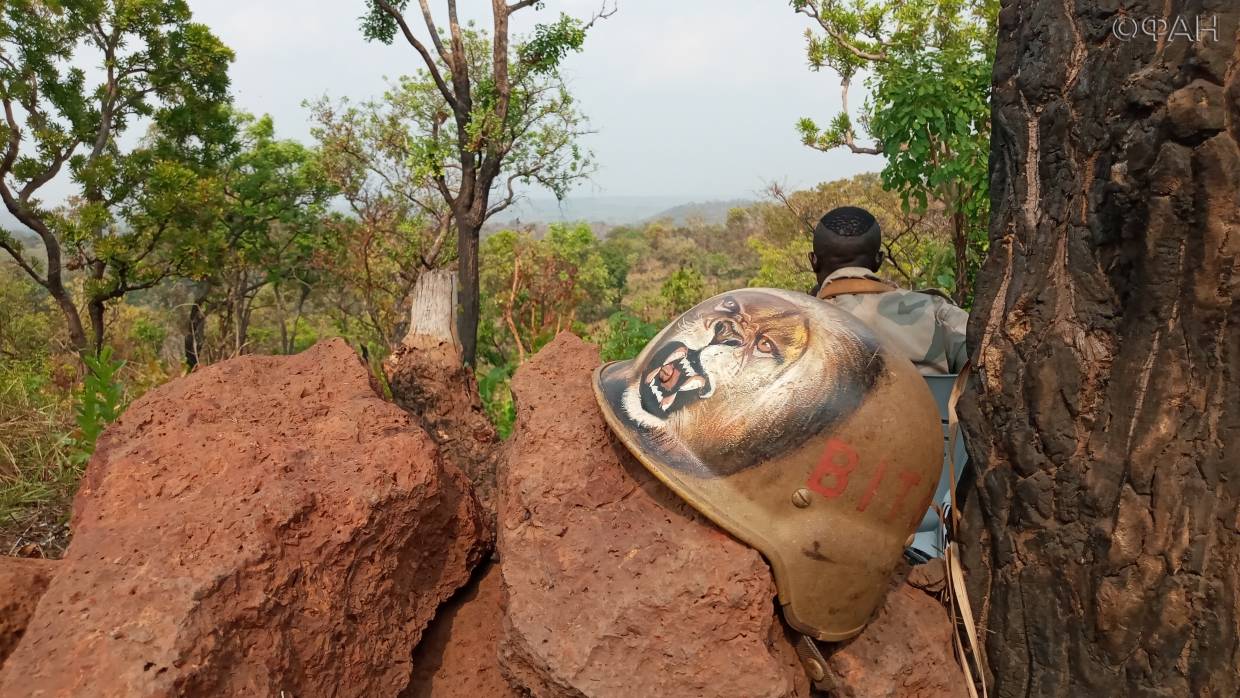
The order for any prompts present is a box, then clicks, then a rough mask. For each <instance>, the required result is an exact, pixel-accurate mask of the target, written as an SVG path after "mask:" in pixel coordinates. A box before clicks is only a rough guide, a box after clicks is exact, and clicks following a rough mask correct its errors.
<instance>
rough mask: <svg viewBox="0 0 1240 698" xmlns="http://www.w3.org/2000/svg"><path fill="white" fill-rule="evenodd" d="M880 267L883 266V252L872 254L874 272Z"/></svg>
mask: <svg viewBox="0 0 1240 698" xmlns="http://www.w3.org/2000/svg"><path fill="white" fill-rule="evenodd" d="M881 266H883V251H882V250H879V251H878V252H875V253H874V271H878V268H879V267H881Z"/></svg>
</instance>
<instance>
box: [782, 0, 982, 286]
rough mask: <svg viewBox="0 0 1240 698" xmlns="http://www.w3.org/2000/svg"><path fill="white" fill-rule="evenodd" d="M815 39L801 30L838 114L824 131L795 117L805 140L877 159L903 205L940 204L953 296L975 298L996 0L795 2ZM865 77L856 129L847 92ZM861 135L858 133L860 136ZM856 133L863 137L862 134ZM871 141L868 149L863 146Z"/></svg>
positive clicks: (885, 182)
mask: <svg viewBox="0 0 1240 698" xmlns="http://www.w3.org/2000/svg"><path fill="white" fill-rule="evenodd" d="M791 4H792V7H793V9H795V10H796V11H797V12H799V13H801V14H804V15H806V16H808V17H810V18H811V19H812V20H813V21H814V23H815V25H816V26H817V28H818V29H819V30H820V33H814V32H813V31H807V32H806V39H807V49H806V50H807V55H808V57H809V62H810V67H811V68H813V69H814V70H819V69H821V68H823V67H828V68H831V69H833V70H834V71H835V72H837V73H838V74H839V75H840V76H841V78H842V80H841V101H842V104H843V109H842V110H841V111H840V113H839V114H837V115H836V116H835V117H834V118H833V119H832V120H831V123H830V124H829V125H828V126H827V127H826V128H820V127H819V126H818V125H817V124H816V123H815V122H814V121H813V120H812V119H808V118H806V119H801V121H800V122H799V123H798V124H797V129H798V130H799V131H800V133H801V139H802V141H803V142H804V143H805V144H806V145H808V146H810V147H812V148H815V149H818V150H824V151H825V150H831V149H834V148H838V147H846V148H848V149H849V150H851V151H852V152H854V153H863V154H871V155H882V156H883V157H884V158H885V159H886V160H887V165H886V167H884V168H883V172H882V178H883V185H884V186H885V187H887V188H889V189H892V190H893V191H897V192H899V193H900V194H901V195H903V197H904V205H905V206H906V207H908V206H910V204H911V205H913V206H915V207H916V209H917V210H918V211H925V210H926V209H927V208H928V205H929V204H930V202H931V201H935V202H941V204H942V205H944V206H946V208H947V214H948V215H949V216H950V218H951V222H952V233H953V235H952V237H953V244H954V246H955V251H956V259H955V263H956V264H955V267H956V269H955V278H954V287H955V288H954V289H953V293H954V296H955V298H956V301H957V302H959V303H962V304H965V303H967V302H968V300H969V298H970V297H971V296H972V286H971V277H972V276H973V272H974V270H975V269H976V267H977V265H978V264H979V263H980V261H981V256H982V254H984V252H985V244H986V238H985V223H986V220H987V218H988V216H989V208H988V202H989V197H988V194H987V186H986V185H987V157H988V153H989V143H990V100H989V88H990V72H991V64H992V62H993V60H994V46H995V38H994V37H995V16H996V13H997V11H998V0H857V1H855V2H843V0H792V2H791ZM861 71H869V77H868V78H867V81H866V84H867V86H868V87H869V89H870V99H869V100H868V101H867V103H866V104H865V105H864V107H863V108H862V110H861V115H860V119H859V120H858V122H857V123H854V121H853V119H852V116H851V115H850V114H849V90H850V87H851V85H852V81H853V79H854V78H855V77H856V76H857V75H858V73H860V72H861ZM858 126H859V127H860V129H859V128H858ZM859 131H860V133H859ZM867 136H868V138H869V140H870V142H869V143H868V144H865V143H862V142H861V140H860V139H864V138H866V137H867Z"/></svg>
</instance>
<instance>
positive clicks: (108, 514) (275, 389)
mask: <svg viewBox="0 0 1240 698" xmlns="http://www.w3.org/2000/svg"><path fill="white" fill-rule="evenodd" d="M72 525H73V529H74V538H73V541H72V543H71V544H70V546H69V549H68V551H67V553H66V555H65V559H64V560H63V561H62V563H61V569H60V570H59V572H58V574H57V575H56V576H55V578H54V579H53V581H52V583H51V585H50V586H49V588H48V590H47V593H46V594H45V595H44V597H43V599H42V601H41V602H40V603H39V607H38V610H37V611H36V613H35V615H34V617H33V618H32V619H31V621H30V624H29V626H28V628H27V631H26V636H25V638H23V640H22V642H21V644H20V645H19V646H18V648H17V650H16V651H15V652H14V653H13V655H12V656H11V657H10V658H9V660H8V662H7V663H6V664H5V667H4V671H3V673H2V674H0V695H4V696H6V697H10V698H16V697H18V696H28V695H41V696H80V695H118V696H119V695H124V696H168V695H178V696H207V695H211V696H215V695H245V696H319V695H333V696H380V695H395V694H397V693H398V692H399V691H400V690H401V689H403V688H404V686H405V685H406V683H407V681H408V678H409V674H410V666H409V657H410V654H411V651H412V648H413V647H414V645H415V644H416V643H417V641H418V639H419V637H420V635H421V633H422V630H423V628H424V627H425V626H426V624H427V622H428V621H429V620H430V618H431V617H432V615H433V614H434V612H435V609H436V608H437V607H438V606H439V604H440V603H441V602H442V601H443V600H444V599H446V598H448V597H449V596H451V595H452V593H453V592H454V591H455V590H456V589H457V588H458V587H459V586H461V585H462V584H464V583H465V582H466V581H467V579H468V578H469V571H470V569H471V568H472V567H473V565H474V563H475V562H476V561H477V559H478V558H479V557H480V555H481V554H482V552H483V551H484V550H485V548H486V544H487V541H486V535H485V531H484V526H483V524H482V516H481V513H480V509H479V507H478V505H477V503H476V501H475V500H474V498H473V496H472V494H471V493H470V492H469V486H468V483H467V481H466V479H465V477H464V476H463V475H462V474H461V473H460V472H459V471H457V470H456V469H455V468H452V467H450V466H445V465H444V464H443V462H442V460H441V459H440V457H439V455H438V452H437V450H436V448H435V446H434V444H433V443H432V442H431V440H430V439H429V438H428V437H427V436H426V434H425V433H423V432H422V431H421V430H420V429H418V428H416V427H414V426H412V425H411V424H410V421H409V417H408V416H407V415H406V414H404V412H402V411H401V410H400V409H399V408H397V407H396V406H394V405H391V404H389V403H386V402H384V401H383V400H381V399H380V398H379V397H378V396H377V395H376V394H375V393H374V391H373V389H372V387H371V385H370V383H369V374H368V372H367V371H366V369H365V367H364V366H363V365H362V363H361V362H360V361H359V360H358V358H357V356H356V354H354V353H353V351H352V350H351V349H349V347H348V346H347V345H346V344H344V343H343V342H342V341H339V340H334V341H327V342H322V343H320V344H317V345H315V346H314V347H313V348H311V349H309V350H307V351H306V352H303V353H302V354H299V355H297V356H292V357H258V356H247V357H243V358H239V359H234V360H231V361H226V362H223V363H220V364H217V365H214V366H211V367H208V368H206V369H204V370H201V371H198V372H195V373H193V374H191V375H189V376H187V377H184V378H180V379H178V380H175V381H172V382H171V383H169V384H167V385H165V386H162V387H160V388H157V389H155V390H153V391H151V392H150V393H148V394H147V395H145V396H144V397H142V398H141V399H139V400H138V401H136V402H135V403H134V404H133V405H131V406H130V407H129V409H128V410H127V411H126V412H125V414H124V416H123V417H122V418H121V419H120V421H119V422H117V423H116V424H115V425H113V426H112V427H111V428H109V429H108V431H107V432H106V433H105V434H104V435H103V437H102V438H101V440H100V442H99V445H98V448H97V451H96V453H95V456H94V458H93V459H92V460H91V463H90V465H89V467H88V469H87V473H86V476H85V479H84V481H83V484H82V488H81V491H80V492H79V494H78V496H77V499H76V500H75V503H74V515H73V522H72Z"/></svg>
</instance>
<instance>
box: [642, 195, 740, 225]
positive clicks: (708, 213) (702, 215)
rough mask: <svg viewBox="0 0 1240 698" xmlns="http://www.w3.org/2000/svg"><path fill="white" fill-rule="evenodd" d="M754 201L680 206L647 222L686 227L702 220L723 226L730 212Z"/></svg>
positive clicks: (698, 203)
mask: <svg viewBox="0 0 1240 698" xmlns="http://www.w3.org/2000/svg"><path fill="white" fill-rule="evenodd" d="M753 203H754V201H753V200H752V199H727V200H725V201H702V202H697V201H695V202H692V203H688V204H680V205H679V206H673V207H671V208H669V209H665V210H662V211H659V212H658V213H656V214H654V215H653V216H650V217H649V218H647V219H646V221H647V222H648V221H661V220H668V221H671V222H672V223H673V224H674V225H684V224H685V223H687V222H688V221H690V220H693V219H696V220H700V221H702V222H703V223H705V224H707V225H723V224H724V223H726V222H727V220H728V211H731V210H732V209H734V208H742V207H745V206H751V205H753Z"/></svg>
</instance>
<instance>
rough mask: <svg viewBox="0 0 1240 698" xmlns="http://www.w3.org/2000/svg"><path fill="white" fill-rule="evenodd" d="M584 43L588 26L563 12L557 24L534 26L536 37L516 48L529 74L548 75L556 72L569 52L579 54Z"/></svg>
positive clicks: (533, 36)
mask: <svg viewBox="0 0 1240 698" xmlns="http://www.w3.org/2000/svg"><path fill="white" fill-rule="evenodd" d="M585 41H586V25H585V23H584V22H582V21H581V20H579V19H576V18H574V17H570V16H568V15H566V14H564V13H562V12H561V13H560V18H559V19H558V20H556V21H555V22H552V23H551V24H540V25H538V26H537V27H534V32H533V34H531V35H530V36H529V37H528V38H526V40H525V41H524V42H523V43H521V44H520V45H519V46H518V47H517V55H518V56H519V57H520V59H521V63H522V64H523V65H524V66H526V68H528V69H529V70H530V71H532V72H534V73H539V74H542V75H547V74H551V73H554V72H555V71H556V70H557V69H558V68H559V66H560V62H561V61H563V60H564V58H565V57H566V56H568V54H569V53H570V52H576V51H580V50H581V47H582V45H583V44H585Z"/></svg>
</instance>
